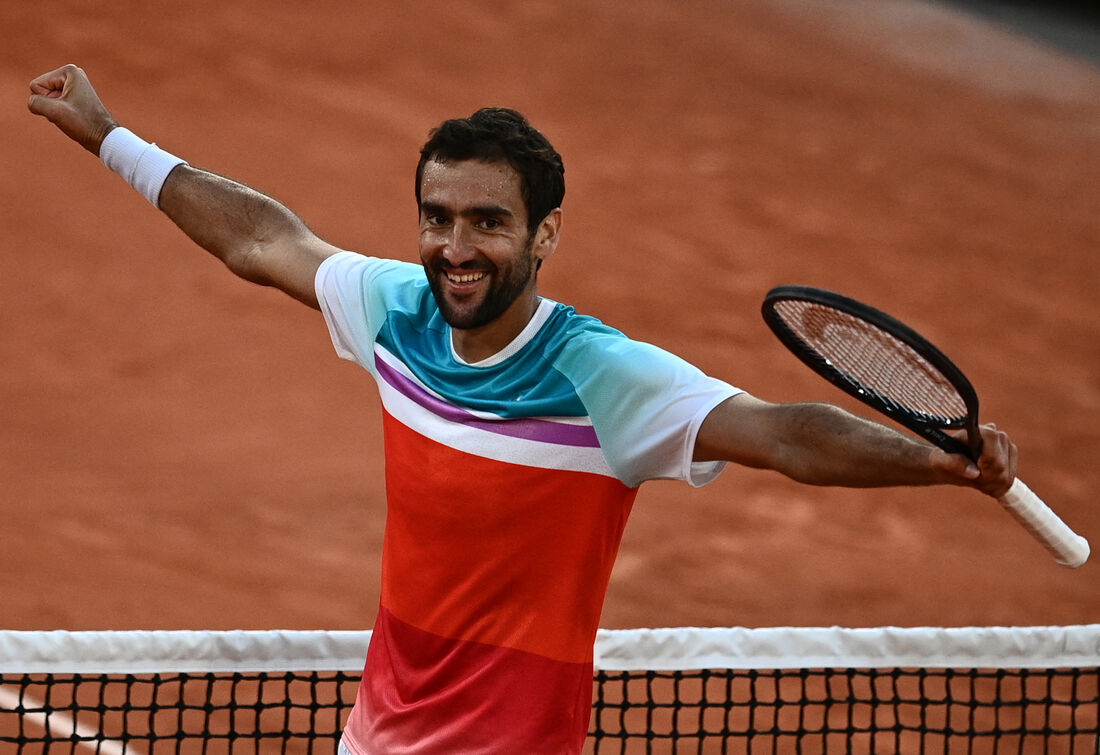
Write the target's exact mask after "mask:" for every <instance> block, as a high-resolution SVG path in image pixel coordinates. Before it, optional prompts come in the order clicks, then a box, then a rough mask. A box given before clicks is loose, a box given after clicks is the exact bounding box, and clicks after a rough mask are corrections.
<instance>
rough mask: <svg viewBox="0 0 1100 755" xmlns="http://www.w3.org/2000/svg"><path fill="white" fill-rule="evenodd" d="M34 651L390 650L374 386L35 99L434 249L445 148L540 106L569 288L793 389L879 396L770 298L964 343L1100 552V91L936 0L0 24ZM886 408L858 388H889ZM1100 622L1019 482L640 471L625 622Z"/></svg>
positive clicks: (557, 2)
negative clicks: (960, 483) (157, 641)
mask: <svg viewBox="0 0 1100 755" xmlns="http://www.w3.org/2000/svg"><path fill="white" fill-rule="evenodd" d="M0 29H2V31H0V38H2V41H3V43H2V44H0V128H2V129H3V133H4V134H5V137H4V139H3V140H2V143H0V165H2V166H3V180H2V181H0V229H2V231H3V233H2V235H0V417H2V421H0V628H5V629H55V628H62V629H177V628H188V629H190V628H195V629H201V628H209V629H233V628H245V629H265V628H289V629H296V628H327V629H362V628H369V627H370V625H371V624H372V623H373V620H374V615H375V608H376V605H377V601H378V593H377V582H378V566H379V560H380V545H381V538H382V530H383V519H384V495H383V493H384V491H383V485H382V469H383V459H382V447H381V439H380V435H381V434H380V430H379V406H378V398H377V393H376V391H375V388H374V385H373V382H372V381H371V379H370V377H369V376H368V375H367V374H366V373H365V372H364V371H362V370H361V369H360V368H358V367H355V366H353V365H351V364H348V363H345V362H342V361H340V360H339V359H338V358H337V357H336V356H335V354H334V352H333V350H332V347H331V344H330V342H329V339H328V335H327V332H326V329H325V327H324V324H323V322H322V320H321V318H320V316H319V315H318V314H317V313H315V312H313V311H311V310H308V309H306V308H305V307H302V306H301V305H299V304H297V303H295V302H293V301H291V300H289V299H287V298H285V297H283V296H282V295H281V294H278V293H276V292H273V291H269V290H263V289H259V288H256V287H253V286H250V285H249V284H246V283H243V282H241V281H239V280H237V279H236V278H234V277H232V276H231V275H230V274H229V273H227V272H226V271H224V270H223V269H222V268H221V266H220V265H219V264H218V263H217V262H215V261H214V260H212V259H211V258H209V257H207V256H206V255H205V253H203V252H202V251H201V250H198V249H197V247H193V246H192V245H191V243H190V242H189V241H188V240H187V239H186V238H185V237H184V236H183V234H181V233H180V232H179V231H178V230H176V229H175V227H174V226H172V225H171V223H169V222H168V221H167V219H165V218H164V217H162V216H160V215H158V213H157V212H156V211H154V210H153V209H152V208H151V207H150V206H149V205H148V203H146V202H145V200H143V199H141V198H140V197H139V196H138V195H137V194H136V193H135V192H133V191H131V190H129V189H127V188H126V186H125V185H124V184H123V183H122V181H121V180H120V179H119V178H118V177H116V176H114V175H112V174H110V173H109V172H108V171H107V170H106V169H104V168H103V167H102V166H101V165H100V164H99V163H98V161H97V160H95V159H94V158H93V157H92V156H90V155H88V154H87V153H85V152H83V151H82V150H80V149H79V148H78V147H77V146H75V145H74V144H72V143H70V142H68V141H67V140H66V139H64V138H63V137H62V136H61V135H60V134H59V133H58V132H56V131H55V129H54V128H53V127H52V126H50V125H49V124H47V123H46V122H45V121H43V120H40V119H37V118H34V117H32V116H31V115H29V114H28V112H27V111H26V107H25V102H26V95H27V89H26V85H27V82H29V81H30V79H32V78H33V77H34V76H36V75H38V74H39V73H43V72H45V71H48V70H50V69H52V68H55V67H57V66H59V65H61V64H64V63H67V62H75V63H78V64H79V65H81V66H83V67H84V68H85V69H86V70H87V71H88V73H89V75H90V76H91V78H92V80H93V82H94V84H95V85H96V87H97V89H98V91H99V93H100V94H101V95H102V96H103V98H104V99H105V101H106V102H107V103H108V105H109V107H110V108H111V109H112V111H113V113H114V114H115V116H116V117H117V118H118V119H119V120H120V121H122V122H123V123H124V124H126V125H128V126H129V127H130V128H132V129H133V130H134V131H136V132H137V133H138V134H140V135H142V136H144V137H145V138H147V139H149V140H155V141H157V142H158V143H159V144H160V145H161V146H163V147H165V148H166V149H169V150H171V151H173V152H176V153H177V154H179V155H181V156H183V157H186V158H187V159H188V160H190V161H191V162H192V163H194V164H196V165H199V166H202V167H208V168H210V169H212V170H215V171H217V172H220V173H224V174H228V175H231V176H233V177H236V178H239V179H241V180H243V181H244V182H246V183H249V184H251V185H253V186H255V187H257V188H259V189H261V190H264V191H266V192H268V193H270V194H272V195H274V196H276V197H277V198H279V199H281V200H282V201H284V202H286V203H287V204H288V205H290V206H291V207H292V208H294V209H295V210H296V211H297V212H298V213H299V214H300V215H302V216H303V217H304V218H305V219H306V220H307V222H309V223H310V225H311V226H312V227H313V228H314V229H315V230H316V231H317V232H318V233H319V234H321V235H322V236H324V237H325V238H327V239H328V240H330V241H332V242H333V243H335V244H337V245H340V246H343V247H345V248H349V249H354V250H358V251H364V252H370V253H377V254H381V255H390V256H396V257H399V258H401V259H407V260H414V259H415V255H416V247H415V235H416V213H415V206H414V203H413V194H412V171H413V167H414V165H415V157H416V150H417V148H418V147H419V145H420V144H421V143H422V142H423V140H424V138H425V136H426V132H427V130H428V129H429V128H430V127H431V126H432V125H434V124H436V123H438V122H439V121H441V120H442V119H444V118H447V117H451V116H455V115H467V114H469V113H470V112H472V111H473V110H474V109H476V108H477V107H479V106H482V105H487V104H505V105H510V106H513V107H516V108H518V109H520V110H523V111H525V112H526V113H527V114H528V115H529V116H530V117H531V119H532V121H533V122H534V123H535V124H536V125H538V126H539V127H540V128H541V129H542V130H543V131H545V132H546V133H547V134H548V136H549V137H550V138H551V139H552V140H553V141H554V143H555V145H556V146H557V147H558V148H559V150H560V151H561V152H562V153H563V155H564V157H565V164H566V175H567V179H568V180H567V183H568V192H567V196H566V202H565V238H564V241H563V244H562V246H561V247H560V248H559V250H558V253H557V255H556V256H555V258H554V259H553V260H552V261H551V262H550V263H549V264H548V266H547V267H546V268H545V270H544V272H543V277H542V281H541V290H542V293H543V294H544V295H545V296H548V297H550V298H553V299H557V300H560V301H565V302H568V303H571V304H574V305H575V306H576V307H577V308H578V309H579V310H581V311H583V312H586V313H590V314H593V315H596V316H598V317H600V318H601V319H603V320H605V321H606V322H608V323H610V324H613V325H615V326H616V327H618V328H620V329H622V330H624V331H625V332H626V333H628V334H629V335H631V336H633V337H636V338H639V339H642V340H647V341H651V342H654V343H656V344H658V345H660V346H663V347H666V348H668V349H670V350H672V351H675V352H676V353H678V354H680V355H682V356H684V357H685V358H687V359H689V360H690V361H693V362H695V363H697V364H699V365H700V366H701V367H703V368H704V369H706V370H707V371H709V372H711V373H712V374H715V375H717V376H720V377H723V378H725V379H727V380H729V381H730V382H733V383H735V384H737V385H740V386H742V387H744V388H746V389H748V390H749V391H751V392H753V393H755V394H757V395H759V396H761V397H763V398H766V399H772V400H796V399H825V400H834V401H838V402H840V403H843V404H844V405H845V406H849V407H852V406H853V405H852V404H850V403H848V402H846V401H845V400H844V399H843V398H842V397H841V395H840V394H839V392H838V391H837V390H835V389H833V388H831V387H830V386H829V385H827V384H826V383H825V382H824V381H822V380H821V379H820V378H818V377H816V376H815V375H813V374H811V373H810V372H809V371H808V370H806V369H805V368H804V367H803V366H801V364H800V363H798V362H797V361H796V360H795V359H794V358H793V357H792V356H790V355H789V354H787V353H786V351H784V350H783V349H782V347H781V346H779V345H778V343H777V342H776V341H774V339H773V337H772V336H771V335H770V333H769V332H768V331H767V330H766V328H765V326H764V325H763V323H762V321H761V319H760V317H759V314H758V308H759V302H760V300H761V298H762V297H763V295H764V293H765V292H766V291H767V290H768V289H769V288H771V287H772V286H774V285H777V284H781V283H806V284H813V285H819V286H824V287H826V288H833V289H836V290H839V291H842V292H845V293H848V294H849V295H852V296H855V297H857V298H861V299H864V300H866V301H868V302H870V303H872V304H876V305H878V306H880V307H882V308H884V309H887V310H888V311H890V312H891V313H893V314H894V315H896V316H898V317H901V318H902V319H905V320H908V321H909V322H910V323H911V324H912V325H914V326H915V327H916V328H917V329H918V330H921V331H922V332H924V333H925V334H926V335H927V336H929V338H930V339H931V340H932V341H933V342H935V343H937V344H939V345H940V346H941V347H943V348H945V349H946V350H947V351H948V352H949V353H950V354H952V355H953V356H954V357H955V358H956V361H957V362H958V363H959V364H960V366H961V367H962V368H963V369H964V370H965V371H966V372H967V373H968V374H969V375H970V377H971V379H972V381H973V382H974V383H975V385H976V386H977V388H978V390H979V392H980V394H981V396H982V399H983V413H984V416H985V418H986V419H988V420H993V421H996V422H997V423H998V424H999V425H1001V426H1003V427H1005V428H1008V429H1010V430H1011V432H1012V433H1013V434H1014V437H1015V439H1016V441H1017V443H1018V445H1019V446H1020V448H1021V464H1020V474H1021V477H1022V478H1023V479H1024V480H1025V481H1027V482H1028V483H1029V485H1030V486H1031V487H1032V488H1033V489H1034V490H1035V491H1036V492H1039V493H1040V494H1041V495H1043V496H1044V497H1045V498H1046V499H1047V500H1048V501H1049V502H1050V503H1051V504H1052V505H1053V506H1054V507H1055V508H1056V509H1057V510H1058V511H1060V512H1061V513H1062V515H1063V516H1064V517H1065V519H1066V520H1067V521H1068V522H1069V523H1071V524H1072V525H1073V526H1074V527H1075V528H1076V529H1078V530H1079V531H1080V532H1082V533H1084V534H1085V535H1087V536H1089V537H1090V538H1091V539H1092V540H1093V543H1094V546H1096V545H1098V544H1100V506H1098V505H1097V500H1096V499H1097V494H1098V492H1100V464H1098V463H1097V455H1098V453H1097V452H1098V451H1100V431H1098V429H1097V427H1098V424H1100V295H1098V293H1097V291H1098V284H1100V272H1098V269H1097V254H1098V249H1100V188H1098V186H1100V181H1098V179H1100V69H1097V68H1096V67H1093V66H1090V65H1089V64H1086V63H1084V62H1081V61H1078V60H1076V59H1073V58H1071V57H1068V56H1066V55H1063V54H1060V53H1058V52H1057V51H1055V50H1053V49H1051V48H1046V47H1042V46H1040V45H1039V44H1038V43H1035V42H1031V41H1029V40H1027V39H1025V38H1023V37H1020V36H1015V35H1013V34H1011V33H1009V32H1008V31H1004V30H1001V29H999V28H997V27H994V26H992V25H990V24H988V23H985V22H982V21H979V20H977V19H974V18H971V17H968V16H965V15H962V14H960V13H958V12H955V11H952V10H949V9H947V8H945V7H943V6H940V5H931V4H927V3H925V2H920V1H919V0H883V1H876V0H863V1H857V0H843V1H842V2H833V3H799V2H795V0H754V1H752V2H741V1H737V2H735V1H734V0H725V1H723V2H706V1H703V0H677V1H676V2H672V1H671V0H666V1H665V2H658V1H657V0H629V2H625V1H624V2H616V3H599V2H585V1H583V0H553V2H542V1H538V2H536V1H532V2H516V3H505V2H490V1H487V0H450V1H449V2H421V3H406V2H404V0H400V1H398V0H372V2H368V3H363V2H347V1H343V0H341V1H339V2H336V1H334V2H326V3H316V4H304V3H290V2H278V3H265V2H258V1H257V0H241V1H240V2H226V3H213V2H205V3H188V2H182V3H179V2H177V3H137V2H129V1H128V0H127V1H122V2H113V3H88V2H79V1H77V0H66V1H64V2H52V3H49V4H45V5H43V4H39V3H31V2H28V1H24V0H14V2H7V3H4V4H3V5H2V6H0ZM856 408H858V407H856ZM1098 621H1100V557H1098V558H1094V559H1093V561H1091V562H1090V563H1089V564H1087V565H1086V566H1085V567H1083V568H1081V569H1079V570H1076V571H1071V570H1067V569H1064V568H1062V567H1059V566H1057V565H1056V564H1055V563H1054V561H1053V560H1052V559H1051V558H1050V557H1049V556H1048V555H1047V554H1046V552H1045V551H1044V550H1043V549H1042V548H1041V547H1040V546H1038V545H1037V544H1036V543H1035V542H1034V541H1033V540H1032V539H1031V538H1030V536H1028V535H1027V534H1026V533H1025V532H1024V531H1023V530H1022V529H1020V528H1019V527H1018V526H1017V525H1016V524H1015V523H1014V522H1013V521H1012V520H1011V519H1010V518H1009V517H1008V515H1007V514H1005V513H1004V512H1003V511H1001V510H1000V508H999V506H998V505H997V504H996V503H995V502H993V501H992V500H989V499H986V498H983V497H981V496H980V495H978V494H976V493H973V492H971V491H967V490H962V489H956V488H950V489H922V490H890V491H850V490H823V489H815V488H807V487H800V486H798V485H795V484H794V483H790V482H787V481H786V480H784V479H783V478H781V477H779V476H777V475H774V474H769V473H764V472H758V471H750V470H745V469H739V468H730V469H729V470H727V471H726V473H725V474H724V475H723V476H722V478H720V480H719V481H718V482H716V483H714V484H712V485H711V486H709V487H707V488H704V489H701V490H692V489H690V488H688V487H687V486H684V485H681V484H674V483H649V484H647V485H646V486H645V487H644V488H643V490H642V492H641V494H640V496H639V500H638V503H637V505H636V508H635V511H634V514H633V517H632V521H631V523H630V525H629V526H628V528H627V535H626V539H625V542H624V543H623V546H622V554H621V557H620V559H619V562H618V565H617V568H616V571H615V573H614V576H613V578H612V582H611V587H610V591H609V594H608V599H607V605H606V610H605V613H604V619H603V624H604V626H607V627H629V626H670V625H671V626H676V625H719V626H722V625H746V626H772V625H787V624H791V625H833V624H839V625H848V626H875V625H887V624H896V625H926V624H928V625H969V624H981V625H986V624H1074V623H1093V622H1098Z"/></svg>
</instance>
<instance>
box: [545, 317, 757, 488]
mask: <svg viewBox="0 0 1100 755" xmlns="http://www.w3.org/2000/svg"><path fill="white" fill-rule="evenodd" d="M577 342H578V345H577V347H576V348H571V349H569V350H568V351H567V352H566V353H565V354H564V355H563V356H562V358H561V360H560V361H559V364H557V365H555V366H556V367H557V368H558V369H560V370H562V371H563V372H565V373H566V374H568V375H570V376H571V379H572V380H573V382H574V385H575V386H576V390H577V392H578V394H579V396H580V398H581V400H582V402H583V403H584V405H585V407H586V409H587V411H588V413H589V416H590V417H591V418H592V423H593V426H594V427H595V430H596V435H597V437H598V438H599V440H600V445H601V447H602V448H603V450H604V455H605V456H606V457H607V460H608V464H609V465H610V467H611V469H612V470H613V471H614V472H615V474H616V475H617V476H618V477H619V478H620V479H621V480H622V481H623V482H625V483H626V484H627V485H631V486H636V485H640V484H641V483H642V482H644V481H646V480H655V479H674V480H683V481H685V482H687V483H689V484H690V485H693V486H697V487H698V486H701V485H705V484H707V483H708V482H711V481H712V480H714V479H715V478H716V477H717V476H718V475H719V474H720V473H721V471H722V470H723V469H724V468H725V466H726V462H723V461H717V462H695V461H693V460H692V456H693V455H694V451H695V439H696V436H697V435H698V433H699V427H700V426H701V425H702V424H703V420H704V419H706V417H707V415H708V414H710V412H711V411H712V410H713V409H714V408H715V407H716V406H718V405H719V404H720V403H722V402H723V401H725V400H726V399H728V398H731V397H732V396H736V395H737V394H739V393H742V391H741V390H740V389H739V388H735V387H734V386H732V385H730V384H728V383H726V382H724V381H722V380H719V379H717V378H713V377H710V376H708V375H706V374H705V373H704V372H703V371H702V370H700V369H699V368H697V367H695V366H694V365H692V364H690V363H688V362H686V361H684V360H683V359H681V358H680V357H677V356H676V355H674V354H671V353H669V352H667V351H665V350H663V349H660V348H658V347H656V346H653V345H651V344H647V343H642V342H639V341H633V340H630V339H628V338H626V337H625V336H622V335H621V334H615V335H608V334H602V335H599V336H597V337H592V338H579V339H577Z"/></svg>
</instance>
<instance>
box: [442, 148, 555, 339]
mask: <svg viewBox="0 0 1100 755" xmlns="http://www.w3.org/2000/svg"><path fill="white" fill-rule="evenodd" d="M534 236H535V234H532V233H531V232H530V231H528V228H527V209H526V206H525V205H524V202H523V196H522V192H521V178H520V176H519V174H518V173H516V171H515V170H513V169H512V167H511V166H510V165H509V164H508V163H506V162H493V163H489V162H483V161H480V160H463V161H453V162H452V161H448V162H440V161H437V160H429V161H428V162H427V163H426V164H425V165H424V173H423V178H422V180H421V185H420V261H421V262H422V263H423V265H424V270H425V272H426V273H427V276H428V283H429V285H430V286H431V289H432V293H433V294H434V295H435V299H436V302H437V303H438V305H439V309H440V312H441V313H442V315H443V317H444V319H445V320H446V321H447V322H448V323H449V324H450V325H451V327H453V328H457V329H462V330H474V329H479V328H485V327H487V326H491V325H493V324H494V323H497V322H498V321H500V322H501V327H502V328H505V329H510V328H511V327H512V326H513V325H514V323H513V322H512V321H513V320H515V321H516V322H518V323H519V329H522V327H523V325H524V324H525V323H526V321H527V319H528V318H529V317H530V315H531V312H532V311H533V306H534V303H535V271H536V259H537V255H536V253H535V250H534V249H533V242H534ZM520 310H523V311H522V312H521V311H520ZM516 332H517V333H518V330H516Z"/></svg>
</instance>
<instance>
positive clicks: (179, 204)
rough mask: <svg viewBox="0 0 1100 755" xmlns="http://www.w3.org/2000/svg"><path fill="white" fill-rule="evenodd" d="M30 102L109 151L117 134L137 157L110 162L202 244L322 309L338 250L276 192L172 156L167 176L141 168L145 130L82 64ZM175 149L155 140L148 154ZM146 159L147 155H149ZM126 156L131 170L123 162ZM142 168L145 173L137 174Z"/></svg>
mask: <svg viewBox="0 0 1100 755" xmlns="http://www.w3.org/2000/svg"><path fill="white" fill-rule="evenodd" d="M30 88H31V97H30V100H29V101H28V107H29V108H30V110H31V112H32V113H35V114H36V115H41V116H43V117H45V118H47V119H48V120H50V121H51V122H52V123H54V124H55V125H56V126H57V127H58V128H59V129H61V131H62V132H63V133H64V134H65V135H66V136H68V137H69V138H70V139H72V140H74V141H75V142H77V143H78V144H80V145H81V146H82V147H84V148H85V149H86V150H88V151H89V152H91V153H92V154H94V155H96V156H97V157H99V156H101V150H103V149H104V141H105V140H106V139H107V138H108V136H109V135H110V136H111V147H112V154H114V153H115V147H116V145H121V146H119V147H118V150H117V151H119V152H123V153H126V152H127V151H129V152H130V153H131V154H130V156H129V157H123V158H114V157H113V156H112V157H110V158H109V157H108V155H106V154H104V155H102V157H104V161H105V162H107V163H108V164H109V165H111V167H112V168H114V169H116V170H120V172H122V173H123V177H124V178H126V179H127V180H128V181H130V182H131V183H132V184H134V185H135V188H138V189H139V190H140V191H142V193H143V194H145V195H146V197H147V198H148V199H149V200H150V201H151V202H153V203H154V204H156V205H157V206H158V207H159V208H160V209H161V210H162V211H163V212H164V213H165V214H166V215H168V217H169V218H170V219H171V220H172V222H174V223H175V224H176V225H177V226H179V227H180V229H181V230H183V232H184V233H186V234H187V235H188V236H189V237H191V239H192V240H194V241H195V242H196V243H197V244H199V246H201V247H203V248H204V249H206V250H207V251H208V252H210V253H211V254H213V255H214V256H215V257H217V258H218V259H220V260H221V261H222V262H224V263H225V264H226V266H227V267H228V268H229V269H230V270H232V271H233V272H234V273H236V274H237V275H239V276H240V277H242V278H244V279H245V280H249V281H252V282H254V283H259V284H261V285H266V286H274V287H276V288H279V289H281V290H282V291H285V292H286V293H287V294H289V295H291V296H293V297H294V298H295V299H297V300H299V301H301V302H303V303H305V304H308V305H309V306H311V307H313V308H315V309H316V308H317V306H318V305H317V296H316V293H315V290H314V278H315V276H316V273H317V268H318V266H320V264H321V262H322V261H323V260H324V259H325V258H326V257H328V256H330V255H332V254H334V253H335V252H337V251H338V249H337V248H336V247H334V246H332V245H331V244H328V243H327V242H325V241H324V240H322V239H321V238H319V237H318V236H316V235H315V234H314V233H313V232H312V231H310V230H309V228H308V227H307V226H306V225H305V223H303V222H302V220H301V219H300V218H298V216H297V215H295V214H294V213H293V212H291V211H290V210H289V209H288V208H287V207H286V206H284V205H282V204H280V203H279V202H277V201H275V200H274V199H272V198H271V197H268V196H266V195H264V194H261V193H260V192H258V191H255V190H254V189H251V188H249V187H247V186H244V185H243V184H240V183H237V182H235V181H232V180H230V179H227V178H223V177H221V176H217V175H215V174H213V173H209V172H207V171H204V170H199V169H197V168H193V167H191V166H189V165H187V164H186V163H180V164H176V165H173V164H172V161H171V156H170V155H168V156H167V158H168V160H167V161H166V162H163V163H162V164H163V165H164V166H165V170H167V171H169V172H168V173H167V175H166V176H159V175H156V173H155V171H154V176H153V178H152V179H150V178H149V177H148V176H146V175H144V174H142V172H141V171H137V170H136V169H133V168H136V163H137V162H138V158H137V157H136V152H135V150H138V149H141V145H143V144H144V143H143V142H141V141H140V140H139V139H137V137H134V136H133V135H132V134H130V133H129V132H127V131H125V130H119V124H118V122H117V121H115V119H114V118H113V117H112V116H111V113H110V112H109V111H108V110H107V108H106V107H105V106H104V105H103V102H102V101H101V100H100V98H99V95H98V94H96V91H95V89H94V88H93V87H92V84H91V82H90V81H89V80H88V77H87V75H86V74H85V73H84V71H82V70H81V69H80V68H77V67H76V66H74V65H67V66H63V67H62V68H59V69H57V70H56V71H51V72H50V73H47V74H43V75H42V76H39V77H38V78H36V79H35V80H34V81H32V82H31V85H30ZM166 154H167V153H163V152H161V151H160V150H157V148H156V147H151V148H150V151H149V152H148V155H153V156H160V157H161V158H163V156H165V155H166ZM140 159H142V160H146V159H147V157H146V156H142V157H141V158H140ZM120 162H121V163H125V164H127V165H128V167H129V168H131V169H126V168H121V169H120V168H119V167H117V166H118V165H119V163H120ZM149 162H152V158H148V162H146V165H148V164H149ZM135 175H138V177H137V178H135V177H134V176H135Z"/></svg>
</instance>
